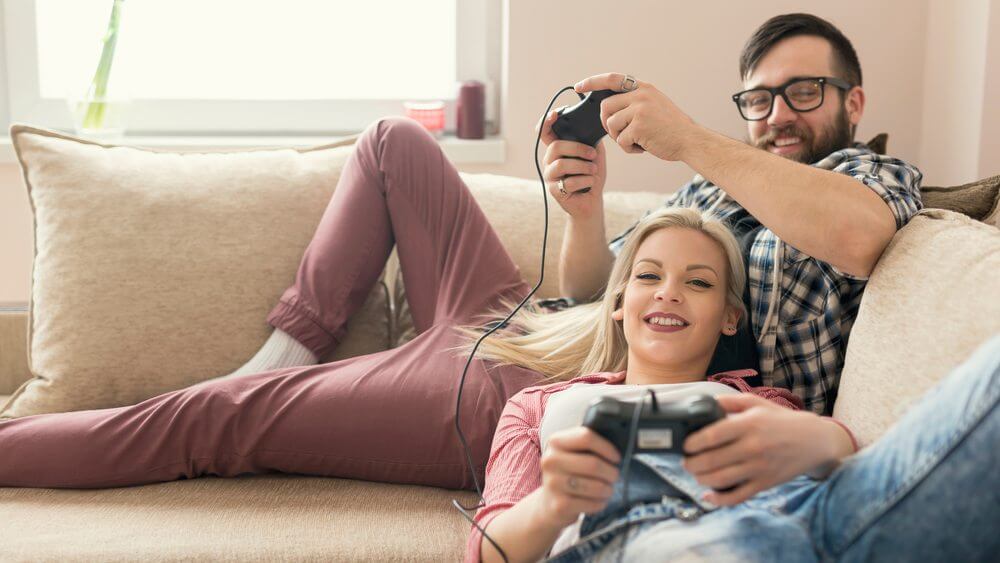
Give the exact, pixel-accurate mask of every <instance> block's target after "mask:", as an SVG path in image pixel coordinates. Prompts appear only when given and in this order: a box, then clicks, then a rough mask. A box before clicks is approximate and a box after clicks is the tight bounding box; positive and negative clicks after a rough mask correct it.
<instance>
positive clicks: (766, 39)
mask: <svg viewBox="0 0 1000 563" xmlns="http://www.w3.org/2000/svg"><path fill="white" fill-rule="evenodd" d="M799 35H815V36H817V37H822V38H823V39H826V40H827V41H829V42H830V46H831V47H832V48H833V69H834V72H839V73H841V74H842V76H840V77H839V78H843V79H844V80H846V81H848V82H850V83H851V85H853V86H861V63H859V62H858V54H857V53H856V52H854V46H853V45H851V42H850V41H849V40H848V39H847V37H844V34H843V33H841V32H840V30H839V29H837V28H836V27H834V25H833V24H832V23H830V22H828V21H826V20H824V19H823V18H819V17H816V16H814V15H812V14H784V15H781V16H775V17H773V18H771V19H769V20H767V21H766V22H764V25H762V26H760V27H759V28H757V31H755V32H754V34H753V35H752V36H750V39H748V40H747V43H746V45H744V46H743V52H742V53H740V80H746V78H747V77H748V76H749V75H750V73H751V72H753V70H754V68H756V67H757V63H759V62H760V60H761V59H762V58H763V57H764V55H766V54H767V52H768V51H770V50H771V47H774V45H775V44H777V43H778V42H779V41H782V40H784V39H788V38H789V37H796V36H799Z"/></svg>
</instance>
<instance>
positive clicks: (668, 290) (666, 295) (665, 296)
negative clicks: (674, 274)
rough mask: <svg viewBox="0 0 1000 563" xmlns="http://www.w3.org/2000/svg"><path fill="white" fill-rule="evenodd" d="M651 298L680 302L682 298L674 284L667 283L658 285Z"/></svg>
mask: <svg viewBox="0 0 1000 563" xmlns="http://www.w3.org/2000/svg"><path fill="white" fill-rule="evenodd" d="M653 298H654V299H656V300H657V301H669V302H671V303H680V302H681V300H682V297H681V292H680V291H679V290H678V289H677V288H675V287H674V284H667V285H662V286H660V288H659V289H657V290H656V293H654V294H653Z"/></svg>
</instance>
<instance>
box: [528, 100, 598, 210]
mask: <svg viewBox="0 0 1000 563" xmlns="http://www.w3.org/2000/svg"><path fill="white" fill-rule="evenodd" d="M557 117H558V112H557V111H552V112H550V113H549V114H548V115H546V116H545V119H543V120H542V121H540V122H539V124H538V125H537V126H536V127H535V132H536V133H537V132H538V131H539V130H541V133H542V143H544V144H545V145H546V146H547V147H548V148H547V149H546V150H545V158H544V159H543V161H542V166H543V167H544V168H543V169H542V176H543V177H544V178H545V185H546V186H547V187H548V188H549V193H550V194H552V197H553V198H555V200H556V201H557V202H558V203H559V206H560V207H562V208H563V210H564V211H566V213H568V214H569V215H570V216H571V217H575V218H580V219H590V218H592V217H594V216H595V215H596V214H598V213H601V214H603V213H604V205H603V204H604V199H603V198H604V182H605V179H606V178H607V176H608V169H607V160H606V158H605V157H606V154H605V151H604V146H603V145H602V144H601V143H597V146H596V147H591V146H590V145H587V144H584V143H578V142H575V141H563V140H560V139H559V138H558V137H556V134H555V133H554V132H553V131H552V124H553V123H554V122H555V120H556V118H557ZM571 157H574V158H571ZM581 159H582V160H581ZM560 179H561V180H563V186H564V187H565V189H566V192H567V195H563V194H562V193H561V192H560V191H559V180H560ZM585 188H590V190H589V191H586V192H581V191H580V190H583V189H585Z"/></svg>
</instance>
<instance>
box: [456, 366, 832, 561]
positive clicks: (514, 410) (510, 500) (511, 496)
mask: <svg viewBox="0 0 1000 563" xmlns="http://www.w3.org/2000/svg"><path fill="white" fill-rule="evenodd" d="M755 375H757V372H756V371H754V370H736V371H727V372H722V373H719V374H716V375H712V376H710V377H708V379H707V381H714V382H717V383H722V384H725V385H729V386H730V387H734V388H736V389H737V390H739V391H742V392H744V393H752V394H754V395H758V396H761V397H764V398H765V399H768V400H771V401H774V402H775V403H778V404H779V405H781V406H783V407H788V408H792V409H797V410H798V409H802V407H803V404H802V399H800V398H799V397H797V396H796V395H794V394H792V393H791V392H790V391H788V390H787V389H780V388H776V387H751V386H750V385H749V384H747V382H746V379H747V378H749V377H753V376H755ZM624 380H625V372H624V371H622V372H618V373H608V372H602V373H595V374H592V375H584V376H581V377H577V378H575V379H572V380H569V381H560V382H557V383H551V384H549V385H541V386H538V387H528V388H526V389H523V390H521V391H520V392H519V393H517V394H516V395H514V396H513V397H511V398H510V400H508V401H507V405H506V406H505V407H504V410H503V414H502V415H501V416H500V421H499V423H498V424H497V429H496V433H495V434H494V435H493V445H492V447H491V451H490V459H489V461H488V462H487V463H486V488H485V489H484V490H483V501H484V502H485V506H483V508H480V509H479V511H478V512H477V513H476V517H475V521H476V523H477V524H479V526H480V527H482V528H484V529H485V528H486V526H487V525H488V524H489V523H490V522H491V521H492V520H493V519H494V518H496V517H497V516H499V515H500V514H501V513H503V512H504V511H505V510H507V509H509V508H511V507H512V506H514V505H515V504H517V502H518V501H520V500H521V499H522V498H524V497H525V496H527V495H528V494H529V493H531V492H532V491H534V490H535V489H537V488H538V487H540V486H541V484H542V470H541V455H542V454H541V442H540V440H539V434H538V429H539V427H540V426H541V423H542V415H543V414H544V413H545V405H546V403H547V402H548V399H549V397H550V396H551V395H552V394H554V393H558V392H560V391H562V390H564V389H566V388H567V387H569V386H570V385H573V384H575V383H605V384H612V385H614V384H620V383H622V382H623V381H624ZM845 429H846V428H845ZM482 541H483V534H482V533H481V532H480V531H479V530H478V529H476V528H475V527H474V526H473V528H472V533H471V534H470V535H469V541H468V544H467V545H466V551H465V561H469V562H471V561H479V560H480V551H479V550H480V545H481V543H482Z"/></svg>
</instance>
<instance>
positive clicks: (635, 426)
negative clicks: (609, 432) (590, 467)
mask: <svg viewBox="0 0 1000 563" xmlns="http://www.w3.org/2000/svg"><path fill="white" fill-rule="evenodd" d="M646 391H648V392H649V395H650V396H651V397H652V399H653V410H654V411H655V410H658V409H659V407H658V406H657V404H656V394H655V393H653V390H652V389H646ZM642 402H643V401H642V399H641V398H640V399H639V404H638V405H636V407H635V410H634V411H632V424H631V425H630V426H629V431H628V446H626V447H625V456H624V458H623V459H624V460H625V464H624V465H623V466H622V475H621V479H622V507H624V508H625V513H626V514H628V507H629V501H628V474H629V469H630V468H631V467H632V454H633V453H635V442H636V435H637V434H638V433H639V418H640V416H641V415H642ZM631 530H632V527H631V525H629V523H628V522H626V523H625V536H624V537H623V538H622V545H621V547H620V548H619V549H618V563H621V562H622V558H623V557H624V556H625V542H627V541H628V534H629V532H630V531H631Z"/></svg>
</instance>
